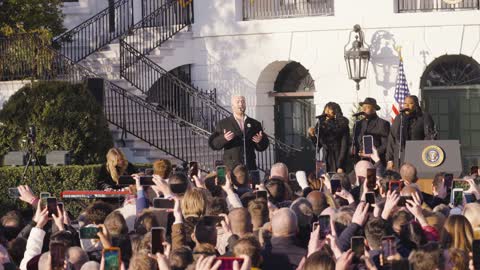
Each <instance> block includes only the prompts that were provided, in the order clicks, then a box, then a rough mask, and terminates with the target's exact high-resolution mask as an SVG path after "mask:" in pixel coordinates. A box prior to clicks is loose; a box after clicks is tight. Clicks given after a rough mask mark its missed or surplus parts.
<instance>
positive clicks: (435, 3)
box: [396, 0, 480, 13]
mask: <svg viewBox="0 0 480 270" xmlns="http://www.w3.org/2000/svg"><path fill="white" fill-rule="evenodd" d="M396 1H397V10H398V12H399V13H402V12H430V11H455V10H472V9H479V7H480V0H463V1H460V2H459V3H457V4H448V3H446V2H445V1H444V0H396Z"/></svg>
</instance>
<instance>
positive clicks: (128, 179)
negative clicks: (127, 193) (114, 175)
mask: <svg viewBox="0 0 480 270" xmlns="http://www.w3.org/2000/svg"><path fill="white" fill-rule="evenodd" d="M118 185H119V186H129V185H135V179H133V177H132V176H130V175H120V177H119V178H118Z"/></svg>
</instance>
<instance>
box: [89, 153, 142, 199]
mask: <svg viewBox="0 0 480 270" xmlns="http://www.w3.org/2000/svg"><path fill="white" fill-rule="evenodd" d="M136 172H137V169H136V168H135V166H133V164H131V163H130V162H128V160H127V157H126V156H125V154H124V153H123V152H122V150H120V149H119V148H110V150H108V153H107V163H105V164H103V165H102V167H101V168H100V173H99V175H98V179H97V188H98V189H99V190H106V189H122V188H124V187H122V186H119V185H118V180H119V179H120V176H121V175H132V174H134V173H136Z"/></svg>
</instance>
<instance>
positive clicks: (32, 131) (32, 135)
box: [27, 125, 37, 142]
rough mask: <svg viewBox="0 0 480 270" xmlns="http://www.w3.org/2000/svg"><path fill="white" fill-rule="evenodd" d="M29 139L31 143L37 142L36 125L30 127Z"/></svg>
mask: <svg viewBox="0 0 480 270" xmlns="http://www.w3.org/2000/svg"><path fill="white" fill-rule="evenodd" d="M27 137H28V139H30V141H32V142H35V139H36V138H37V129H36V128H35V126H34V125H31V126H29V127H28V134H27Z"/></svg>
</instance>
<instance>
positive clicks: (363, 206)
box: [352, 202, 370, 227]
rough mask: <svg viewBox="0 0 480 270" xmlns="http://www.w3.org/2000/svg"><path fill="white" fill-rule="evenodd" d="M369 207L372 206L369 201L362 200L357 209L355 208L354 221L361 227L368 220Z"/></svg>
mask: <svg viewBox="0 0 480 270" xmlns="http://www.w3.org/2000/svg"><path fill="white" fill-rule="evenodd" d="M369 207H370V206H369V204H368V203H366V202H360V203H359V204H358V206H357V209H355V213H353V217H352V223H356V224H358V225H360V227H363V225H365V222H367V218H368V208H369Z"/></svg>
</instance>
